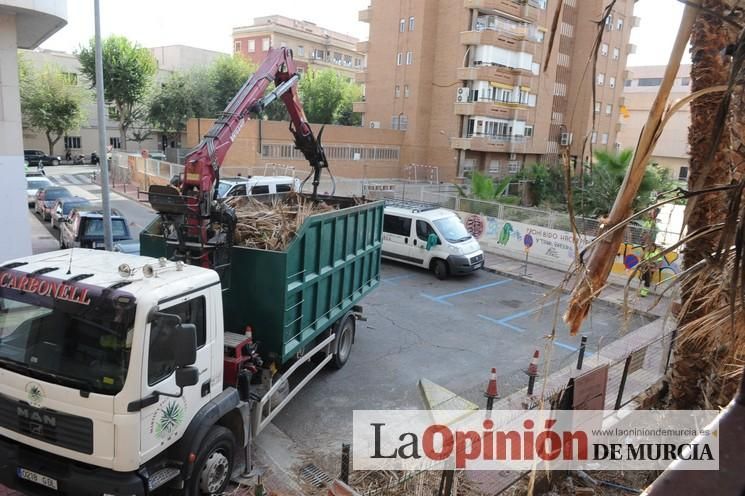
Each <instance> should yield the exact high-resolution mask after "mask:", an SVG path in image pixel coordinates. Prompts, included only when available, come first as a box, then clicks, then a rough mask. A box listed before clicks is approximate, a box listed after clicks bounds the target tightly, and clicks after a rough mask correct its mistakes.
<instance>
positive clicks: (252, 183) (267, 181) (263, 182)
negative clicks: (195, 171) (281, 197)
mask: <svg viewBox="0 0 745 496" xmlns="http://www.w3.org/2000/svg"><path fill="white" fill-rule="evenodd" d="M290 191H295V192H299V191H300V180H299V179H298V178H296V177H290V176H248V177H240V176H238V177H223V178H220V183H219V184H218V186H217V196H218V198H228V197H231V196H250V195H268V194H274V193H288V192H290Z"/></svg>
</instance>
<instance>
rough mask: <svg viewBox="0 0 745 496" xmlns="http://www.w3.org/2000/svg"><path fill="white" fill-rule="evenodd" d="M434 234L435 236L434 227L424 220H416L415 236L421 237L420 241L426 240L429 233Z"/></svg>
mask: <svg viewBox="0 0 745 496" xmlns="http://www.w3.org/2000/svg"><path fill="white" fill-rule="evenodd" d="M430 234H434V235H435V236H437V233H435V230H434V228H433V227H432V226H431V225H430V224H429V222H427V221H426V220H418V221H416V237H417V238H419V239H421V240H422V241H427V240H428V239H429V235H430Z"/></svg>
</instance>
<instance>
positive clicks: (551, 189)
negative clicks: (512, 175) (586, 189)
mask: <svg viewBox="0 0 745 496" xmlns="http://www.w3.org/2000/svg"><path fill="white" fill-rule="evenodd" d="M519 177H520V178H521V179H526V180H527V181H530V191H531V194H532V198H533V203H534V204H535V205H546V206H549V207H551V208H561V207H562V206H565V205H564V204H565V203H566V191H565V189H566V188H565V180H564V173H563V171H562V170H561V168H559V167H550V166H548V165H545V164H541V163H535V164H530V165H528V166H526V167H525V168H524V169H523V170H522V171H521V172H520V174H519Z"/></svg>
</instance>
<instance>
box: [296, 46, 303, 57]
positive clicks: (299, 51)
mask: <svg viewBox="0 0 745 496" xmlns="http://www.w3.org/2000/svg"><path fill="white" fill-rule="evenodd" d="M297 54H298V55H299V56H301V57H305V47H304V46H303V45H298V47H297Z"/></svg>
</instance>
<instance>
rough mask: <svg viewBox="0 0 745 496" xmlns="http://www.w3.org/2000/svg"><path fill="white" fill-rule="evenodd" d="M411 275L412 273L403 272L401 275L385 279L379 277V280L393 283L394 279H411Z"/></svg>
mask: <svg viewBox="0 0 745 496" xmlns="http://www.w3.org/2000/svg"><path fill="white" fill-rule="evenodd" d="M412 277H414V275H413V274H404V275H402V276H394V277H388V278H386V279H381V280H380V282H389V283H394V282H396V281H402V280H404V279H411V278H412Z"/></svg>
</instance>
